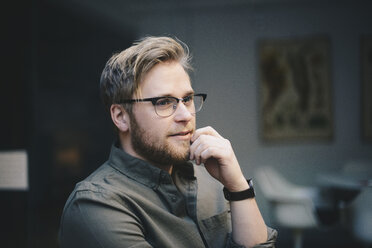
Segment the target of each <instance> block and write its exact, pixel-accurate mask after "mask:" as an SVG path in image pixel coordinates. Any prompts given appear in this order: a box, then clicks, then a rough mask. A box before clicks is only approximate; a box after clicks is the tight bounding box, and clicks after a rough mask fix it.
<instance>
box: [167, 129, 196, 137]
mask: <svg viewBox="0 0 372 248" xmlns="http://www.w3.org/2000/svg"><path fill="white" fill-rule="evenodd" d="M188 134H192V131H191V130H188V131H183V132H178V133H175V134H171V135H169V136H171V137H174V136H186V135H188Z"/></svg>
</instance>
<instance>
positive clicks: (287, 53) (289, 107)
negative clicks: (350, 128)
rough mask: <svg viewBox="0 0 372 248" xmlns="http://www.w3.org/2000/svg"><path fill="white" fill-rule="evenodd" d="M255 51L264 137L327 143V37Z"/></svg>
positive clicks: (273, 43) (264, 44) (271, 43)
mask: <svg viewBox="0 0 372 248" xmlns="http://www.w3.org/2000/svg"><path fill="white" fill-rule="evenodd" d="M258 51H259V72H260V108H261V115H260V118H261V120H260V121H261V133H262V136H263V139H264V140H268V141H273V140H291V139H295V140H299V139H304V140H309V139H326V140H329V139H331V137H332V134H333V118H332V99H331V76H330V73H331V72H330V42H329V40H328V38H326V37H316V38H315V37H312V38H304V39H287V40H265V41H261V42H259V49H258Z"/></svg>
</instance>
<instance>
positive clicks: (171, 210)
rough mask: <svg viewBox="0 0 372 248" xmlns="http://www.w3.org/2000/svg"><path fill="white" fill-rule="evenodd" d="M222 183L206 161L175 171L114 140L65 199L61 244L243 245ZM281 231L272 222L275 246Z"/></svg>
mask: <svg viewBox="0 0 372 248" xmlns="http://www.w3.org/2000/svg"><path fill="white" fill-rule="evenodd" d="M230 233H231V216H230V210H229V203H228V202H227V201H226V200H225V199H224V196H223V193H222V185H221V184H220V183H219V182H218V181H216V180H214V179H213V178H212V177H211V176H210V175H209V174H208V173H207V171H206V170H205V168H204V167H202V166H196V165H193V164H192V163H185V164H182V165H176V166H175V167H174V171H173V174H172V176H171V175H169V173H167V172H166V171H163V170H161V169H159V168H157V167H155V166H152V165H150V164H149V163H147V162H145V161H143V160H140V159H137V158H134V157H132V156H130V155H128V154H127V153H125V152H124V151H123V150H122V149H120V148H118V147H117V146H115V145H114V146H113V147H112V149H111V154H110V157H109V160H108V161H107V162H106V163H104V164H103V165H102V166H101V167H99V168H98V169H97V170H96V171H95V172H94V173H92V174H91V175H90V176H89V177H88V178H87V179H85V180H84V181H82V182H80V183H78V184H77V185H76V187H75V189H74V191H73V192H72V193H71V195H70V197H69V199H68V200H67V203H66V205H65V208H64V211H63V215H62V219H61V226H60V234H59V239H60V245H61V247H62V248H74V247H76V248H83V247H84V248H98V247H100V248H103V247H104V248H119V247H161V248H163V247H176V248H182V247H188V248H196V247H213V248H214V247H216V248H217V247H241V246H238V245H236V244H234V242H233V241H232V239H231V235H230ZM276 235H277V232H276V231H275V230H273V229H271V228H268V241H267V242H266V243H265V244H261V245H259V246H257V247H274V244H275V240H276Z"/></svg>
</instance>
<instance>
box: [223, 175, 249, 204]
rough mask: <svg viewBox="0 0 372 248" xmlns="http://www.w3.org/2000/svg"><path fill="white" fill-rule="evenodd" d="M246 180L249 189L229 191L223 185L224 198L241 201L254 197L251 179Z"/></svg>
mask: <svg viewBox="0 0 372 248" xmlns="http://www.w3.org/2000/svg"><path fill="white" fill-rule="evenodd" d="M247 182H248V185H249V189H246V190H243V191H239V192H230V191H228V190H227V189H226V188H225V187H224V188H223V194H224V195H225V199H226V200H228V201H241V200H245V199H250V198H253V197H255V196H256V194H255V193H254V188H253V182H252V179H248V180H247Z"/></svg>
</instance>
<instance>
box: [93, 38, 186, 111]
mask: <svg viewBox="0 0 372 248" xmlns="http://www.w3.org/2000/svg"><path fill="white" fill-rule="evenodd" d="M190 60H191V56H190V55H189V49H188V47H187V45H186V44H185V43H183V42H181V41H180V40H177V41H176V40H175V39H173V38H170V37H146V38H143V39H141V40H139V41H137V42H135V43H134V44H133V45H132V46H131V47H129V48H128V49H126V50H124V51H122V52H120V53H117V54H114V55H113V56H112V57H111V58H110V59H109V60H108V61H107V63H106V66H105V68H104V69H103V72H102V74H101V80H100V90H101V97H102V100H103V103H104V105H105V107H106V108H107V109H108V110H109V109H110V107H111V105H112V104H115V103H120V101H121V100H123V99H131V98H132V97H133V96H134V95H137V94H139V93H140V92H139V85H140V83H141V81H142V80H143V78H144V77H145V75H146V74H147V73H148V72H149V71H150V70H151V69H152V68H153V67H154V66H155V65H157V64H159V63H161V62H168V61H176V62H178V63H180V64H181V65H182V67H183V68H184V70H185V71H186V72H189V71H190V70H192V67H191V64H190ZM131 106H132V105H124V107H125V109H126V110H127V111H129V112H131V109H132V107H131Z"/></svg>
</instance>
